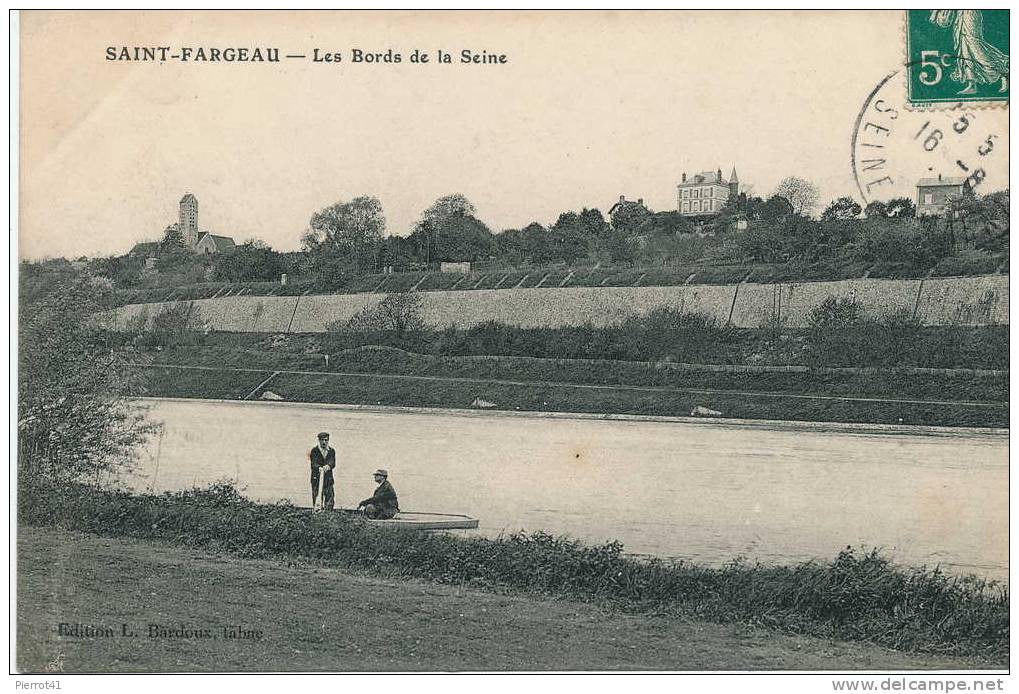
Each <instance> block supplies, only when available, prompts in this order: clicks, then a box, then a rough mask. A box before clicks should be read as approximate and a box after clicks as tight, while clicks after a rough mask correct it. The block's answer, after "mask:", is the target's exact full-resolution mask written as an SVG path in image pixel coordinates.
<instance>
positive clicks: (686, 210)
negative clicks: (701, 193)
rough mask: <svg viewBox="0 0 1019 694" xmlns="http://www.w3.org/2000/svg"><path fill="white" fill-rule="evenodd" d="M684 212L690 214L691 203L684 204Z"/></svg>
mask: <svg viewBox="0 0 1019 694" xmlns="http://www.w3.org/2000/svg"><path fill="white" fill-rule="evenodd" d="M683 211H684V212H689V211H690V203H688V202H684V203H683Z"/></svg>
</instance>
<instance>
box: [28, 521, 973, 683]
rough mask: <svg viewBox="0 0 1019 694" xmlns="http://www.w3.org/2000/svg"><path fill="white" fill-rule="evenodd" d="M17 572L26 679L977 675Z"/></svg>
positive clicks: (865, 651)
mask: <svg viewBox="0 0 1019 694" xmlns="http://www.w3.org/2000/svg"><path fill="white" fill-rule="evenodd" d="M18 562H19V564H18V576H17V582H18V630H17V665H18V669H19V670H20V671H23V672H38V671H43V670H46V669H47V668H48V667H51V668H62V669H63V670H64V671H67V672H140V671H141V672H144V671H148V672H153V671H156V672H165V671H191V672H195V671H354V670H368V671H408V670H410V671H436V670H441V671H450V670H454V671H456V670H488V671H491V670H734V669H736V670H776V669H795V670H814V669H825V670H858V669H868V670H875V669H895V670H899V669H934V668H937V669H955V668H983V669H986V668H987V667H988V666H989V664H987V663H978V662H973V661H967V660H960V659H953V658H946V657H935V656H927V655H917V654H905V653H897V652H893V651H888V650H885V649H882V648H877V647H874V646H870V645H865V644H848V643H838V642H830V641H826V640H823V639H816V638H806V637H797V636H784V635H780V634H775V633H772V632H769V631H766V630H761V629H753V628H747V627H741V626H721V625H716V624H708V623H700V622H692V621H682V620H677V619H671V618H666V617H653V616H634V615H624V614H618V613H614V612H609V611H605V610H602V609H598V608H594V607H591V606H589V605H585V604H581V603H573V602H565V601H551V600H541V599H534V598H528V597H521V596H516V595H513V596H510V595H498V594H493V593H488V592H482V591H476V590H469V589H464V588H458V587H454V586H444V585H436V584H431V583H426V582H422V581H413V580H387V579H379V578H370V577H364V576H357V575H351V574H348V573H343V572H340V571H336V570H332V569H322V568H315V567H310V566H298V565H295V566H286V565H283V564H281V563H276V562H270V561H261V560H244V559H238V558H236V557H234V556H229V555H216V554H211V553H208V552H199V551H192V550H187V549H181V548H177V547H173V546H170V545H163V544H156V543H151V542H144V541H138V540H132V539H107V538H100V537H96V536H92V535H84V534H80V533H71V532H66V531H61V530H55V529H44V528H22V529H20V530H19V535H18ZM61 623H64V624H69V625H78V626H77V627H74V626H71V627H69V629H70V630H72V631H74V630H75V628H76V629H77V632H78V634H84V633H86V632H87V631H88V628H93V629H106V630H108V633H109V634H110V635H109V636H74V635H67V636H59V635H58V629H59V625H60V624H61ZM150 625H156V626H155V627H154V628H153V627H151V626H150ZM87 627H88V628H87ZM66 629H67V628H65V630H66ZM125 630H126V631H127V632H129V633H133V634H134V635H133V636H125V635H124V632H125ZM150 630H152V633H153V634H154V636H153V637H152V638H150ZM231 630H233V631H232V632H231ZM203 632H204V634H203ZM255 632H258V637H257V638H255V637H254V636H255ZM196 633H197V634H200V635H201V636H198V635H196ZM231 633H233V634H237V633H241V634H242V635H247V636H248V637H249V638H231V637H230V636H231Z"/></svg>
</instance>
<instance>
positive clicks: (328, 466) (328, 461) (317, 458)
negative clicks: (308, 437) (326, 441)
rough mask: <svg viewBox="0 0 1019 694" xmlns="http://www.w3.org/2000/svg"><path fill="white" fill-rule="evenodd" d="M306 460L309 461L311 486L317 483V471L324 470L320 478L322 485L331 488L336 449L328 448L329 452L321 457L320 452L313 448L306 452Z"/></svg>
mask: <svg viewBox="0 0 1019 694" xmlns="http://www.w3.org/2000/svg"><path fill="white" fill-rule="evenodd" d="M308 460H309V461H311V480H312V484H314V483H316V482H317V481H318V475H319V470H320V469H321V468H325V474H324V475H323V476H322V485H323V486H326V487H331V486H332V485H333V468H335V467H336V449H335V448H333V447H332V446H330V447H329V451H328V452H327V453H326V454H325V455H322V450H321V449H320V448H319V447H318V446H315V447H314V448H312V449H311V450H310V451H308Z"/></svg>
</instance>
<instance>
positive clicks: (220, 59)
mask: <svg viewBox="0 0 1019 694" xmlns="http://www.w3.org/2000/svg"><path fill="white" fill-rule="evenodd" d="M106 60H107V61H111V62H148V63H152V62H155V63H166V62H180V63H281V62H285V61H302V60H303V61H307V62H311V63H318V64H322V65H341V64H356V65H398V64H403V63H409V64H413V65H453V64H459V65H505V64H506V63H508V62H509V57H508V56H507V55H506V54H505V53H499V52H496V51H490V50H484V49H482V50H477V49H471V48H463V49H460V50H458V51H446V50H442V49H438V50H424V49H417V48H415V49H413V50H410V51H398V50H396V49H393V48H387V49H385V50H366V49H361V48H352V49H349V50H335V49H325V48H317V47H316V48H312V49H311V50H310V51H309V50H292V51H291V50H283V49H280V48H270V47H263V46H250V47H237V46H230V47H216V46H107V47H106Z"/></svg>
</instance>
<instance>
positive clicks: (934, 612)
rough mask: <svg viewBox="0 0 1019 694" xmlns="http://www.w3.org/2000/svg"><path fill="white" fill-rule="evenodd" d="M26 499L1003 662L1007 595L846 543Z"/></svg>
mask: <svg viewBox="0 0 1019 694" xmlns="http://www.w3.org/2000/svg"><path fill="white" fill-rule="evenodd" d="M18 501H19V504H18V513H19V522H20V523H24V524H29V525H40V526H56V527H61V528H66V529H69V530H78V531H85V532H91V533H96V534H99V535H105V536H125V537H135V538H143V539H152V540H162V541H169V542H173V543H176V544H180V545H184V546H188V547H194V548H203V549H212V550H218V551H225V552H231V553H235V554H237V555H239V556H242V557H252V558H255V557H264V558H287V559H304V560H312V561H319V562H323V563H325V564H326V565H331V566H336V567H340V568H350V569H357V570H364V571H368V572H371V573H375V574H380V575H386V576H407V577H416V578H421V579H426V580H431V581H436V582H440V583H453V584H462V585H470V586H473V587H476V588H481V589H495V590H505V589H515V590H522V591H527V592H532V593H537V594H541V595H550V596H555V597H562V598H568V599H575V600H583V601H591V602H595V603H599V604H605V605H610V606H615V607H619V608H623V609H627V610H632V611H637V612H656V613H659V612H668V613H674V614H687V615H694V616H697V617H699V618H703V619H708V620H712V621H720V622H736V621H738V622H748V623H753V624H760V625H765V626H769V627H773V628H778V629H781V630H785V631H790V632H796V633H803V634H810V635H815V636H821V637H827V638H838V639H855V640H866V641H870V642H873V643H877V644H880V645H883V646H887V647H890V648H896V649H903V650H915V651H926V652H936V653H944V654H958V655H971V656H972V655H977V656H982V657H986V658H988V659H990V660H994V661H1002V662H1003V661H1004V660H1006V659H1007V654H1008V639H1009V615H1008V610H1009V596H1008V592H1007V590H1006V588H1004V587H1002V586H1000V585H998V584H997V583H990V582H986V581H983V580H980V579H976V578H973V577H949V576H946V575H945V574H943V573H942V572H941V571H940V570H938V569H927V568H923V569H911V568H904V567H898V566H895V565H893V564H891V563H890V562H889V561H888V560H887V559H885V558H883V557H881V556H880V555H879V554H877V553H876V552H870V553H858V552H855V551H853V550H852V549H850V548H847V549H846V550H844V551H843V552H841V553H840V554H839V555H838V557H837V558H836V559H835V560H834V561H832V562H828V563H820V562H806V563H802V564H798V565H796V566H775V567H766V566H760V565H752V564H748V563H745V562H742V561H734V562H732V563H730V564H728V565H726V566H724V567H721V568H711V567H704V566H699V565H696V564H692V563H687V562H678V563H674V562H667V561H663V560H658V559H642V558H635V557H630V556H626V555H625V554H623V547H622V545H621V544H619V543H618V542H610V543H606V544H603V545H595V546H589V545H585V544H583V543H581V542H579V541H576V540H573V539H570V538H565V537H554V536H552V535H549V534H547V533H541V532H538V533H532V534H529V535H528V534H524V533H517V534H514V535H509V536H504V537H500V538H497V539H484V538H474V537H456V536H452V535H448V534H429V533H424V532H420V531H413V530H406V529H399V528H380V527H377V526H375V527H372V526H370V525H369V524H366V523H364V522H361V521H358V520H355V519H349V518H346V517H344V516H342V515H340V514H321V515H312V514H311V513H310V512H309V511H307V510H305V509H301V508H297V507H294V506H292V505H290V504H288V503H279V504H273V505H265V504H255V503H253V502H251V501H250V500H247V499H245V498H244V497H242V496H241V495H240V494H239V493H238V491H237V490H236V489H234V488H233V487H232V486H231V485H229V484H217V485H213V486H211V487H208V488H205V489H192V490H189V491H182V492H175V493H164V494H162V495H131V494H128V493H126V492H121V491H108V490H107V491H103V490H95V489H93V488H86V487H77V486H63V487H55V486H50V485H48V484H40V483H34V484H32V485H31V486H22V487H21V489H20V493H19V497H18Z"/></svg>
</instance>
